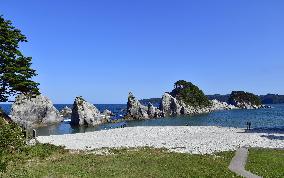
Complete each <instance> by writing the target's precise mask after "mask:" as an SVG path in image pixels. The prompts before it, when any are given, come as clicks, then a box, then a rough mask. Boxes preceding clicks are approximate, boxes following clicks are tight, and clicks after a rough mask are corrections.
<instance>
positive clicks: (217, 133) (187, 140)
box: [37, 126, 284, 154]
mask: <svg viewBox="0 0 284 178" xmlns="http://www.w3.org/2000/svg"><path fill="white" fill-rule="evenodd" d="M37 140H38V141H39V142H40V143H51V144H54V145H62V146H65V147H66V148H67V149H72V150H93V149H102V148H121V147H124V148H125V147H127V148H137V147H145V146H147V147H155V148H167V149H169V150H170V151H174V152H182V153H192V154H211V153H214V152H221V151H232V150H236V149H238V148H240V147H261V148H284V133H283V132H279V131H277V130H275V132H273V131H269V132H268V131H266V130H263V131H261V130H257V131H250V132H245V130H244V129H236V128H226V127H215V126H167V127H126V128H119V129H111V130H103V131H95V132H86V133H78V134H67V135H52V136H39V137H37Z"/></svg>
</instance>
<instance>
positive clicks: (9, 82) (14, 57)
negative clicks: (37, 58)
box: [0, 16, 40, 102]
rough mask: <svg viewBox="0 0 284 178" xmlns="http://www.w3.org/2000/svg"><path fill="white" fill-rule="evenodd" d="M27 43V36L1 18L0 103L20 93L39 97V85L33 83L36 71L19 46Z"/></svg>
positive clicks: (29, 58)
mask: <svg viewBox="0 0 284 178" xmlns="http://www.w3.org/2000/svg"><path fill="white" fill-rule="evenodd" d="M23 42H27V39H26V37H25V35H23V34H22V33H21V31H20V30H19V29H16V28H15V27H14V26H13V25H12V22H11V21H10V20H5V19H4V18H3V16H0V102H6V101H7V100H8V97H9V96H13V95H16V94H19V93H23V94H26V95H37V94H40V93H39V89H38V85H39V84H38V83H36V82H34V81H32V78H33V77H34V76H36V75H37V74H36V71H35V70H33V69H32V68H31V64H32V63H31V60H32V58H31V57H25V56H24V55H23V54H22V52H21V51H20V50H19V44H20V43H23Z"/></svg>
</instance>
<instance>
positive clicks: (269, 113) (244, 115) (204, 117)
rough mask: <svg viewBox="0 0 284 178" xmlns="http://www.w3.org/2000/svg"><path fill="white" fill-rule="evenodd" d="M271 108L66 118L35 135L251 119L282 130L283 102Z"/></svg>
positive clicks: (115, 108)
mask: <svg viewBox="0 0 284 178" xmlns="http://www.w3.org/2000/svg"><path fill="white" fill-rule="evenodd" d="M54 106H55V107H56V108H57V109H58V110H59V111H60V110H62V109H63V108H64V107H65V106H67V107H72V105H71V104H55V105H54ZM95 106H96V107H97V108H98V109H99V110H100V111H103V110H105V109H108V110H111V111H112V112H113V113H114V114H115V115H116V116H120V115H123V114H125V110H126V105H125V104H95ZM271 106H272V108H268V109H257V110H241V109H239V110H227V111H216V112H212V113H209V114H201V115H196V116H179V117H166V118H159V119H149V120H135V121H122V122H117V123H108V124H102V125H99V126H96V127H86V126H81V127H79V126H77V127H74V126H71V125H70V121H68V118H66V120H65V121H64V122H62V123H59V124H56V125H51V126H47V127H43V128H38V129H36V130H37V135H39V136H47V135H61V134H73V133H84V132H94V131H98V130H106V129H116V128H119V127H122V126H123V127H124V126H126V127H137V126H186V125H188V126H221V127H235V128H246V127H247V125H246V123H247V122H251V127H252V128H272V129H273V128H275V129H279V128H280V129H284V104H274V105H271ZM0 107H1V108H2V109H3V110H4V111H5V112H6V113H8V114H9V113H10V109H11V105H9V104H2V105H0Z"/></svg>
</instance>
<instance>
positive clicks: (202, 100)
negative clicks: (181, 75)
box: [170, 80, 211, 107]
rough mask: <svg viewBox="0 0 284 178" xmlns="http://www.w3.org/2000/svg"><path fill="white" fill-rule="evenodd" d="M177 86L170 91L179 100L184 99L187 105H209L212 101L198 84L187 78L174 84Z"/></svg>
mask: <svg viewBox="0 0 284 178" xmlns="http://www.w3.org/2000/svg"><path fill="white" fill-rule="evenodd" d="M174 86H175V88H174V89H173V90H172V92H171V93H170V94H171V95H172V96H173V97H175V98H177V99H178V100H182V101H183V102H184V103H185V104H186V105H188V106H193V107H207V106H210V105H211V103H210V101H209V99H208V98H207V97H206V96H205V95H204V93H203V91H202V90H200V89H199V88H198V87H197V86H196V85H194V84H192V83H191V82H187V81H185V80H179V81H177V82H175V84H174Z"/></svg>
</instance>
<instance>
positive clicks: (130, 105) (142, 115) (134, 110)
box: [125, 92, 149, 120]
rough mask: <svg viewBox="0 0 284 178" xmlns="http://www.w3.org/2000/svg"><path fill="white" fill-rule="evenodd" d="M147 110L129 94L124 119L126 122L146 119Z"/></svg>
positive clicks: (147, 116)
mask: <svg viewBox="0 0 284 178" xmlns="http://www.w3.org/2000/svg"><path fill="white" fill-rule="evenodd" d="M147 110H148V108H147V107H146V106H144V105H142V104H141V103H140V102H139V101H138V100H137V99H136V98H135V97H134V95H133V94H132V93H131V92H130V93H129V95H128V101H127V111H126V115H125V118H126V119H128V120H136V119H148V118H149V115H148V113H147Z"/></svg>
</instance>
